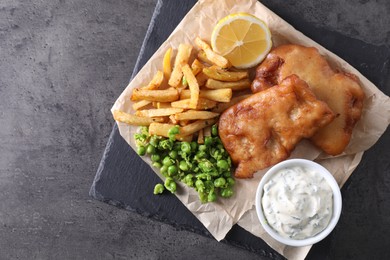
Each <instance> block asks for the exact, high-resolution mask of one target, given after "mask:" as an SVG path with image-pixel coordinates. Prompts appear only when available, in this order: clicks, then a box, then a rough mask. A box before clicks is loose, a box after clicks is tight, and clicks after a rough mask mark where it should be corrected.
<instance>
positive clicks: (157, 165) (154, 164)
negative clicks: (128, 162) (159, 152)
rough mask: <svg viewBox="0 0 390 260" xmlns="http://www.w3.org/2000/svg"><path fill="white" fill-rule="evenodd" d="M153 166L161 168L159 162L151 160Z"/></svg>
mask: <svg viewBox="0 0 390 260" xmlns="http://www.w3.org/2000/svg"><path fill="white" fill-rule="evenodd" d="M152 165H153V167H156V168H161V166H162V165H161V163H159V162H153V164H152Z"/></svg>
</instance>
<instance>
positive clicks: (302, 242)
mask: <svg viewBox="0 0 390 260" xmlns="http://www.w3.org/2000/svg"><path fill="white" fill-rule="evenodd" d="M292 166H302V167H306V168H309V169H314V170H316V171H317V172H318V173H319V174H321V175H322V176H323V177H324V178H325V179H326V180H327V182H328V184H329V186H330V187H331V189H332V191H333V211H332V217H331V219H330V221H329V224H328V226H327V227H326V228H325V229H324V230H323V231H321V232H319V233H318V234H316V235H314V236H312V237H309V238H305V239H299V240H298V239H292V238H285V237H283V236H281V235H279V234H278V233H277V232H276V231H275V230H274V229H273V228H272V227H270V226H269V225H268V224H267V221H266V218H265V216H264V213H263V207H262V204H261V199H262V196H263V190H264V185H265V184H266V183H267V182H268V180H269V179H270V178H271V177H272V175H273V174H274V173H276V172H278V171H279V170H281V169H283V168H286V167H287V168H288V167H292ZM341 207H342V199H341V192H340V188H339V186H338V184H337V182H336V180H335V179H334V177H333V176H332V174H330V172H329V171H328V170H327V169H325V168H324V167H323V166H321V165H320V164H318V163H315V162H313V161H309V160H305V159H290V160H286V161H283V162H280V163H278V164H276V165H274V166H273V167H272V168H271V169H269V170H268V171H267V173H266V174H265V175H264V176H263V178H262V179H261V181H260V183H259V186H258V188H257V192H256V211H257V216H258V217H259V220H260V223H261V225H262V226H263V228H264V229H265V231H267V233H268V234H269V235H270V236H271V237H273V238H274V239H275V240H277V241H279V242H280V243H283V244H285V245H289V246H307V245H313V244H315V243H317V242H319V241H321V240H322V239H324V238H325V237H326V236H327V235H329V233H330V232H331V231H332V230H333V229H334V227H335V226H336V224H337V222H338V220H339V218H340V214H341Z"/></svg>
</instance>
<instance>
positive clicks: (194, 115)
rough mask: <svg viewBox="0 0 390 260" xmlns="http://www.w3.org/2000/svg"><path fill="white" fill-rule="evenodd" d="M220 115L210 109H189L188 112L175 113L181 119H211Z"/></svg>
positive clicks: (177, 118)
mask: <svg viewBox="0 0 390 260" xmlns="http://www.w3.org/2000/svg"><path fill="white" fill-rule="evenodd" d="M217 116H219V114H218V113H214V112H210V111H199V110H188V111H186V112H182V113H178V114H175V116H174V117H175V119H176V120H177V121H180V120H199V119H211V118H214V117H217Z"/></svg>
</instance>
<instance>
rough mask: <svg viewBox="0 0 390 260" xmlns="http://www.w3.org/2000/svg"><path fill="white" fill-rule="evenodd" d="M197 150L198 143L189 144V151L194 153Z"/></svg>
mask: <svg viewBox="0 0 390 260" xmlns="http://www.w3.org/2000/svg"><path fill="white" fill-rule="evenodd" d="M197 149H198V143H197V142H191V151H192V152H196V150H197Z"/></svg>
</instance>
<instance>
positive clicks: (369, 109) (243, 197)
mask: <svg viewBox="0 0 390 260" xmlns="http://www.w3.org/2000/svg"><path fill="white" fill-rule="evenodd" d="M237 12H246V13H250V14H253V15H255V16H257V17H258V18H260V19H262V20H263V21H265V22H266V24H267V25H268V26H269V28H270V30H271V33H272V40H273V44H274V46H278V45H281V44H284V43H294V44H301V45H305V46H314V47H316V48H317V49H318V50H319V51H320V53H321V54H322V55H323V56H325V57H326V58H327V60H328V61H329V62H330V64H331V65H332V66H333V67H334V68H341V69H342V70H344V71H346V72H349V73H353V74H355V75H356V76H358V78H359V80H360V82H361V85H362V87H363V89H364V93H365V95H366V98H365V100H364V110H363V115H362V118H361V120H360V121H359V122H358V124H357V125H356V127H355V129H354V132H353V135H352V139H351V142H350V144H349V146H348V147H347V149H346V150H345V152H344V153H343V154H342V155H340V156H337V157H329V156H324V154H322V153H321V151H319V150H318V149H317V148H315V147H313V146H312V145H311V144H310V143H309V142H308V141H302V142H301V143H300V144H299V145H298V146H297V148H296V149H295V150H294V152H293V154H292V155H291V157H292V158H305V159H310V160H316V161H317V162H319V163H321V164H322V165H323V166H324V167H326V168H327V169H328V170H330V172H332V174H333V175H334V177H335V178H336V180H337V182H338V184H339V185H340V187H341V186H342V185H343V184H344V183H345V181H346V180H347V179H348V177H349V176H350V175H351V174H352V172H353V170H354V169H355V168H356V167H357V165H358V164H359V162H360V160H361V158H362V155H363V152H364V151H365V150H367V149H369V148H370V147H371V146H372V145H373V144H374V143H375V142H376V141H377V140H378V139H379V137H380V136H381V135H382V134H383V132H384V131H385V130H386V128H387V126H388V125H389V123H390V99H389V97H387V96H386V95H384V94H383V93H382V92H381V91H380V90H379V89H378V88H377V87H375V86H374V84H372V83H371V82H370V81H369V80H368V79H367V78H365V77H364V76H363V75H361V74H360V73H359V71H357V70H356V69H354V68H353V67H352V66H350V65H349V64H348V63H346V62H345V61H344V60H342V59H341V58H339V57H338V56H336V55H335V54H333V53H331V52H330V51H328V50H326V49H325V48H323V47H322V46H320V45H319V44H317V43H316V42H314V41H313V40H311V39H309V38H308V37H306V36H305V35H303V34H302V33H300V32H299V31H297V30H295V29H294V28H293V27H292V26H291V25H289V24H288V23H287V22H285V21H284V20H283V19H281V18H280V17H278V16H277V15H276V14H275V13H273V12H272V11H270V10H269V9H268V8H267V7H265V6H264V5H262V4H261V3H260V2H258V1H256V0H246V1H244V0H225V1H212V0H200V1H199V2H198V3H197V4H195V6H194V7H193V8H192V9H191V10H190V11H189V12H188V14H187V15H186V16H185V17H184V19H183V20H182V21H181V22H180V24H179V25H178V26H177V27H176V29H175V30H174V31H173V32H172V34H171V35H170V36H169V38H168V39H167V40H166V41H165V42H164V43H163V44H162V45H161V46H160V48H159V49H158V50H157V51H156V53H155V54H154V55H153V56H152V57H151V58H150V60H149V61H148V62H147V63H146V64H145V66H144V67H143V68H142V69H141V70H140V71H139V73H138V74H137V75H136V76H135V77H134V78H133V80H132V81H131V82H130V84H129V85H128V86H127V87H126V89H125V90H124V91H123V93H122V94H121V95H120V96H119V98H118V99H117V100H116V102H115V104H114V105H113V107H112V111H113V110H121V111H125V112H129V113H133V112H134V111H133V109H132V102H131V101H130V96H131V93H132V90H133V89H134V88H137V87H140V86H144V85H146V84H147V83H148V82H149V81H150V80H151V78H152V77H153V75H154V74H155V73H156V72H157V70H162V60H163V55H164V53H165V51H166V50H167V49H168V48H169V47H172V48H173V49H174V50H175V51H176V50H177V47H178V46H179V44H180V43H189V44H192V45H194V46H195V44H194V39H195V37H196V36H200V37H201V38H203V39H205V40H210V37H211V32H212V30H213V27H214V26H215V25H216V23H217V22H218V20H219V19H221V18H223V17H225V16H226V15H229V14H231V13H237ZM118 126H119V131H120V134H121V135H122V137H123V138H124V139H125V140H126V141H127V142H128V143H129V145H130V146H131V147H132V148H133V149H134V150H136V145H135V142H134V139H133V135H134V133H135V132H137V130H138V127H135V126H129V125H126V124H123V123H119V122H118ZM142 159H143V160H144V161H145V162H146V163H148V164H149V165H151V161H150V159H149V158H147V157H142ZM152 169H153V170H154V171H155V172H156V174H158V175H159V176H160V177H161V178H163V176H162V175H160V173H159V172H158V171H157V170H156V169H155V168H153V167H152ZM265 172H266V170H262V171H259V172H258V173H256V174H255V177H254V178H253V179H249V180H240V179H237V180H236V185H235V188H234V189H235V192H234V195H233V197H231V198H230V199H219V200H218V201H217V202H215V203H207V204H202V203H200V201H199V199H198V195H197V193H196V192H195V191H194V190H193V189H191V188H188V187H185V186H184V185H181V184H179V186H180V187H179V188H178V192H177V193H176V196H177V197H178V198H179V199H180V201H181V202H182V203H183V204H184V205H185V206H186V207H187V208H188V209H189V210H190V211H191V212H192V213H193V214H194V215H195V216H196V217H197V218H198V219H199V220H200V222H202V223H203V225H204V226H205V227H206V228H207V229H208V231H209V232H210V233H211V234H212V235H213V236H214V237H215V239H217V240H218V241H220V240H222V239H223V238H224V237H225V235H226V234H227V233H228V232H229V230H230V229H231V228H232V226H233V225H234V224H238V225H240V226H241V227H243V228H244V229H246V230H247V231H249V232H250V233H252V234H254V235H255V236H258V237H260V238H262V239H263V240H264V241H265V242H266V243H267V244H268V245H270V246H271V247H272V248H273V249H275V250H276V251H277V252H279V253H280V254H281V255H283V256H285V257H287V258H288V259H303V258H305V256H306V255H307V253H308V252H309V250H310V248H311V246H307V247H290V246H285V245H283V244H280V243H278V242H277V241H275V240H274V239H272V238H271V237H270V236H269V235H268V234H267V233H266V232H265V231H264V230H263V229H262V227H261V225H260V222H259V220H258V218H257V215H256V211H255V206H254V205H255V193H256V189H257V186H258V183H259V181H260V179H261V177H262V176H263V174H264V173H265Z"/></svg>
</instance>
